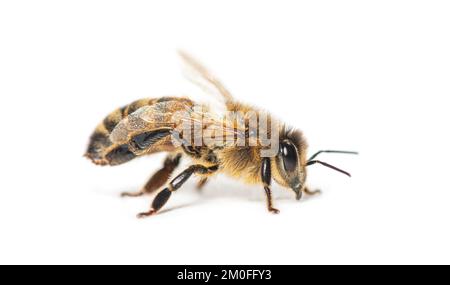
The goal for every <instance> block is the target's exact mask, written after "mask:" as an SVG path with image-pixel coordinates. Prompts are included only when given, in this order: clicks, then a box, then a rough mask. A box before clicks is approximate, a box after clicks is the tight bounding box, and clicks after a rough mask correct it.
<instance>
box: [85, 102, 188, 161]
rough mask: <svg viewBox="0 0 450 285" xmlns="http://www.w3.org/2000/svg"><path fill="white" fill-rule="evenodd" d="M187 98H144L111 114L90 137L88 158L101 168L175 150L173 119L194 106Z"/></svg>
mask: <svg viewBox="0 0 450 285" xmlns="http://www.w3.org/2000/svg"><path fill="white" fill-rule="evenodd" d="M193 104H194V103H193V102H192V101H191V100H189V99H186V98H178V97H162V98H157V99H141V100H138V101H135V102H133V103H131V104H129V105H127V106H124V107H122V108H119V109H117V110H115V111H114V112H112V113H110V114H109V115H108V116H107V117H106V118H105V119H104V120H103V121H102V122H101V123H100V124H99V125H98V126H97V128H96V129H95V131H94V133H93V134H92V135H91V137H90V141H89V145H88V148H87V151H86V154H85V156H86V157H88V158H89V159H91V160H92V162H94V163H95V164H99V165H118V164H122V163H125V162H127V161H130V160H131V159H133V158H135V157H136V156H139V155H143V154H149V153H154V152H158V151H172V150H173V149H174V148H173V146H172V144H171V140H170V136H169V134H170V132H171V130H172V129H173V123H174V122H173V121H172V120H171V116H172V114H173V113H175V112H177V111H182V110H184V109H186V108H190V107H192V106H193Z"/></svg>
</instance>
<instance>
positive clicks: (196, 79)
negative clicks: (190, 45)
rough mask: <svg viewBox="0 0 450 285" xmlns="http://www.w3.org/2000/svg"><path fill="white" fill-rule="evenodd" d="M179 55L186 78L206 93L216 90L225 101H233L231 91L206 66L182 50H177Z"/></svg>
mask: <svg viewBox="0 0 450 285" xmlns="http://www.w3.org/2000/svg"><path fill="white" fill-rule="evenodd" d="M178 53H179V55H180V57H181V58H182V59H183V62H184V63H185V65H186V68H187V72H186V74H185V75H186V78H187V79H188V80H190V81H191V82H192V83H194V84H196V85H197V86H199V87H200V88H202V89H203V90H205V91H206V92H207V93H212V94H217V92H218V93H219V94H220V95H221V96H222V97H223V98H224V99H225V102H231V101H234V99H233V96H231V93H230V92H229V91H228V90H227V89H226V88H225V86H224V85H223V84H222V82H220V81H219V79H217V78H216V77H215V76H214V75H212V73H211V72H209V70H208V69H206V67H204V66H203V65H202V64H200V63H199V62H198V61H197V60H195V59H194V58H193V57H192V56H190V55H189V54H187V53H186V52H184V51H178Z"/></svg>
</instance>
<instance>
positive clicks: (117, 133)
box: [110, 100, 189, 144]
mask: <svg viewBox="0 0 450 285" xmlns="http://www.w3.org/2000/svg"><path fill="white" fill-rule="evenodd" d="M185 110H189V105H187V104H186V103H185V102H183V101H178V100H170V101H164V102H156V103H154V104H152V105H146V106H142V107H140V108H138V109H137V110H136V111H134V112H133V113H131V114H129V115H128V116H126V117H125V118H123V119H122V120H121V121H120V122H119V123H118V124H117V125H116V127H115V128H114V129H113V130H112V132H111V134H110V140H111V141H112V142H113V143H117V144H123V143H127V141H128V140H129V138H130V137H131V136H133V135H134V134H137V133H141V132H143V131H148V130H155V129H168V130H173V129H174V128H175V126H176V124H177V121H176V118H175V117H174V114H176V113H177V112H183V111H185Z"/></svg>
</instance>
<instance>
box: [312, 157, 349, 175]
mask: <svg viewBox="0 0 450 285" xmlns="http://www.w3.org/2000/svg"><path fill="white" fill-rule="evenodd" d="M316 163H319V164H322V165H323V166H326V167H329V168H331V169H334V170H336V171H339V172H340V173H343V174H345V175H347V176H348V177H352V176H351V175H350V173H348V172H347V171H344V170H342V169H339V168H337V167H336V166H333V165H331V164H328V163H326V162H323V161H320V160H310V161H308V162H307V163H306V166H310V165H313V164H316Z"/></svg>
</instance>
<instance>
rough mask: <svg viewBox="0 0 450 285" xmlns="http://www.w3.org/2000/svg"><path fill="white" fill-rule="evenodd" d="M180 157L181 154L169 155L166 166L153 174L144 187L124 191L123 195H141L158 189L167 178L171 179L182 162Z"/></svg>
mask: <svg viewBox="0 0 450 285" xmlns="http://www.w3.org/2000/svg"><path fill="white" fill-rule="evenodd" d="M180 159H181V154H177V155H175V156H172V155H169V156H168V157H167V158H166V160H165V161H164V166H163V167H162V168H161V169H160V170H158V171H157V172H156V173H155V174H153V175H152V177H151V178H150V179H149V180H148V182H147V183H146V184H145V186H144V188H142V189H141V190H140V191H138V192H123V193H121V194H120V195H121V196H122V197H139V196H142V195H144V194H149V193H152V192H154V191H156V190H158V189H159V188H161V186H163V185H164V184H165V183H166V182H167V180H169V177H170V175H171V174H172V172H173V171H174V170H175V168H176V167H177V166H178V164H179V163H180Z"/></svg>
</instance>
